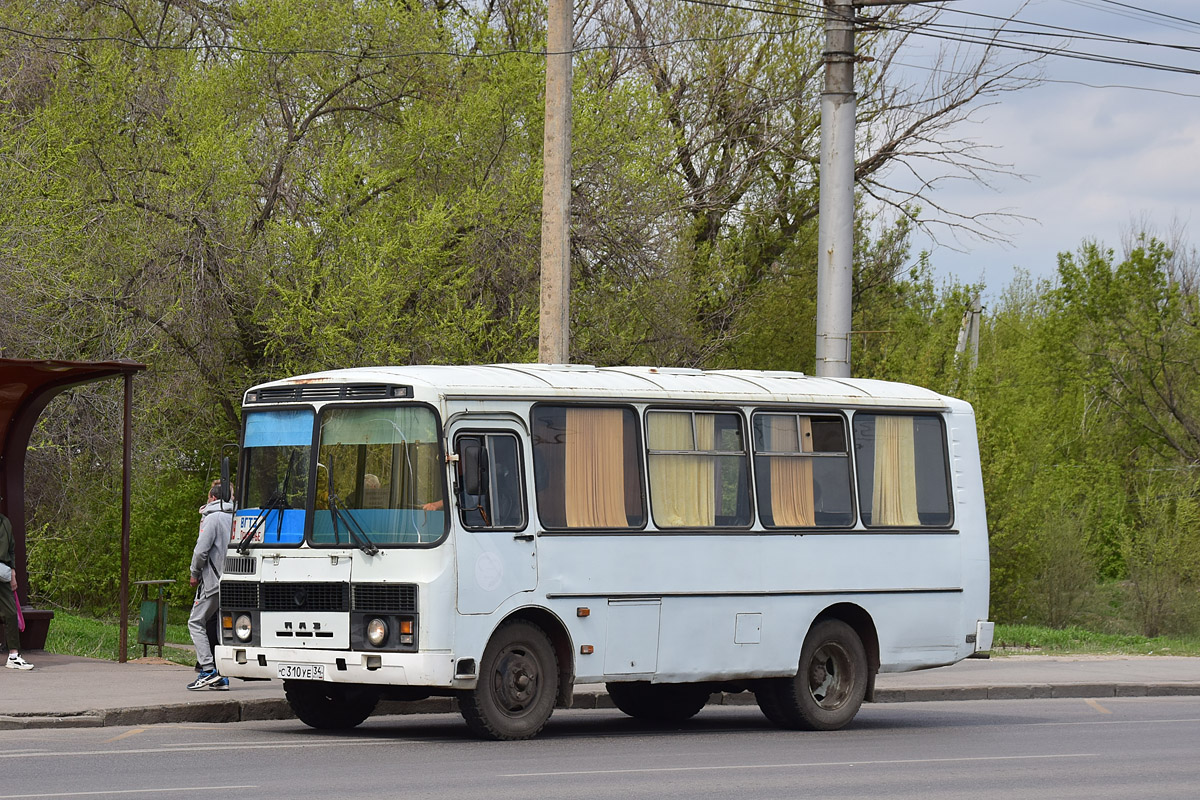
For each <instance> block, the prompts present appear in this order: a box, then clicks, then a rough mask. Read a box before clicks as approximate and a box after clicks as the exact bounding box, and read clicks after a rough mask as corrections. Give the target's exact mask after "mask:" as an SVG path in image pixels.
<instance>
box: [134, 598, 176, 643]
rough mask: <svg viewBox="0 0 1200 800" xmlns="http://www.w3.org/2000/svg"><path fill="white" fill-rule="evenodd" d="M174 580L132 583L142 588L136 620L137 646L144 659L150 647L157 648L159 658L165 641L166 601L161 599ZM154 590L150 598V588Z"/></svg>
mask: <svg viewBox="0 0 1200 800" xmlns="http://www.w3.org/2000/svg"><path fill="white" fill-rule="evenodd" d="M174 582H175V581H174V580H161V581H134V582H133V585H134V586H141V587H142V606H141V616H140V617H139V619H138V636H137V641H138V644H140V645H141V646H142V656H143V657H145V655H146V652H147V650H148V648H149V647H150V646H151V645H156V646H157V647H158V655H159V657H160V658H161V657H162V653H163V645H164V644H166V641H167V600H166V598H165V597H163V589H164V588H165V587H166V586H167V585H168V584H172V583H174ZM151 586H153V587H154V588H155V596H154V597H153V598H151V597H150V587H151Z"/></svg>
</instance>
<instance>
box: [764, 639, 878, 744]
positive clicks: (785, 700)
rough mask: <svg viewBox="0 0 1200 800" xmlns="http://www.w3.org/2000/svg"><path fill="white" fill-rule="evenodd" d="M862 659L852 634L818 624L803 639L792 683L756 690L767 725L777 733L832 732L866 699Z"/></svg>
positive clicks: (766, 684) (770, 682)
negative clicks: (772, 725) (781, 730)
mask: <svg viewBox="0 0 1200 800" xmlns="http://www.w3.org/2000/svg"><path fill="white" fill-rule="evenodd" d="M867 681H868V674H867V653H866V649H865V648H864V647H863V644H862V641H861V640H860V639H859V638H858V634H857V633H855V632H854V629H853V628H851V627H850V626H849V625H847V624H846V623H845V622H842V621H841V620H837V619H827V620H823V621H821V622H818V623H817V624H816V625H814V626H813V628H812V630H810V631H809V633H808V636H807V637H805V639H804V646H803V647H802V648H801V650H800V664H799V668H798V670H797V672H796V677H794V678H775V679H771V680H767V681H763V682H762V684H761V685H760V686H759V688H758V689H757V690H756V695H757V697H758V705H759V707H760V708H761V709H762V711H763V714H765V715H766V717H767V719H769V720H770V721H771V722H773V723H775V724H776V725H778V726H780V727H782V728H791V729H797V730H808V731H835V730H839V729H840V728H844V727H845V726H846V725H848V724H850V720H852V719H854V715H855V714H857V713H858V709H859V707H860V706H861V705H862V702H863V698H864V697H865V696H866V693H867Z"/></svg>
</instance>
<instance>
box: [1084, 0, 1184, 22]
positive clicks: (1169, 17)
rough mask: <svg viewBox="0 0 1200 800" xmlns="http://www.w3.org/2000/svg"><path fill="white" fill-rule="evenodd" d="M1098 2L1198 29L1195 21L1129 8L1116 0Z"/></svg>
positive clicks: (1129, 6)
mask: <svg viewBox="0 0 1200 800" xmlns="http://www.w3.org/2000/svg"><path fill="white" fill-rule="evenodd" d="M1100 2H1101V3H1105V4H1107V5H1110V6H1120V7H1122V8H1128V9H1132V10H1133V11H1136V12H1138V13H1139V14H1147V15H1151V16H1155V17H1163V18H1164V19H1170V20H1175V21H1177V22H1183V23H1186V24H1188V25H1194V26H1196V27H1198V28H1200V22H1196V21H1195V20H1190V19H1184V18H1183V17H1177V16H1175V15H1173V14H1164V13H1163V12H1161V11H1153V10H1151V9H1148V8H1139V7H1138V6H1131V5H1129V4H1128V3H1119V2H1117V0H1100Z"/></svg>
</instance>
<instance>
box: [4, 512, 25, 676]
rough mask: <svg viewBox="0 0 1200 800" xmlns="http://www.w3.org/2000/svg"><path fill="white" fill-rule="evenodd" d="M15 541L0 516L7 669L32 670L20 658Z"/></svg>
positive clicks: (10, 526) (6, 523)
mask: <svg viewBox="0 0 1200 800" xmlns="http://www.w3.org/2000/svg"><path fill="white" fill-rule="evenodd" d="M16 546H17V543H16V539H14V537H13V529H12V523H11V522H10V521H9V519H8V517H6V516H4V515H3V514H0V619H3V620H4V639H5V641H6V642H7V644H8V661H7V662H6V663H5V664H4V666H6V667H8V668H9V669H33V664H30V663H29V662H28V661H26V660H25V659H23V658H21V628H20V624H19V623H18V621H17V570H16V569H15V567H16V563H17V560H16Z"/></svg>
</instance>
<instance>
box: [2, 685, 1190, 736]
mask: <svg viewBox="0 0 1200 800" xmlns="http://www.w3.org/2000/svg"><path fill="white" fill-rule="evenodd" d="M236 691H237V690H236V689H234V690H233V691H232V692H231V693H229V694H225V693H222V696H220V697H218V698H213V699H212V700H203V701H199V702H190V703H178V704H173V705H159V706H137V707H130V708H110V709H99V710H90V711H83V712H77V713H64V714H12V715H0V730H22V729H33V728H105V727H130V726H137V725H159V724H163V723H179V722H209V723H223V722H252V721H261V720H279V719H294V718H295V714H293V713H292V709H291V708H290V707H289V706H288V704H287V701H286V700H284V699H283V698H278V699H275V698H271V699H261V698H260V699H254V700H238V699H237V697H236ZM1182 696H1200V684H1196V683H1154V684H1133V683H1087V684H1085V683H1078V684H1058V685H1055V684H1027V685H1012V686H991V687H982V686H971V687H935V688H923V689H880V690H877V691H876V693H875V702H876V703H917V702H941V701H951V700H1040V699H1056V698H1105V697H1182ZM755 702H756V701H755V698H754V695H753V694H752V693H751V692H738V693H718V694H714V695H713V696H712V697H710V698H709V701H708V704H709V705H725V706H748V705H754V704H755ZM571 707H572V708H579V709H596V708H601V709H607V708H613V707H614V706H613V702H612V698H610V697H609V696H608V694H607V693H606V692H604V691H594V690H593V691H586V692H576V693H575V695H574V697H573V699H572V705H571ZM457 711H458V703H457V702H456V701H455V700H454V699H453V698H449V697H432V698H429V699H427V700H420V701H416V702H399V701H384V702H382V703H380V704H379V707H378V708H377V709H376V710H375V713H374V714H373V715H372V716H377V717H379V716H390V715H401V714H405V715H407V714H447V713H454V712H457Z"/></svg>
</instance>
